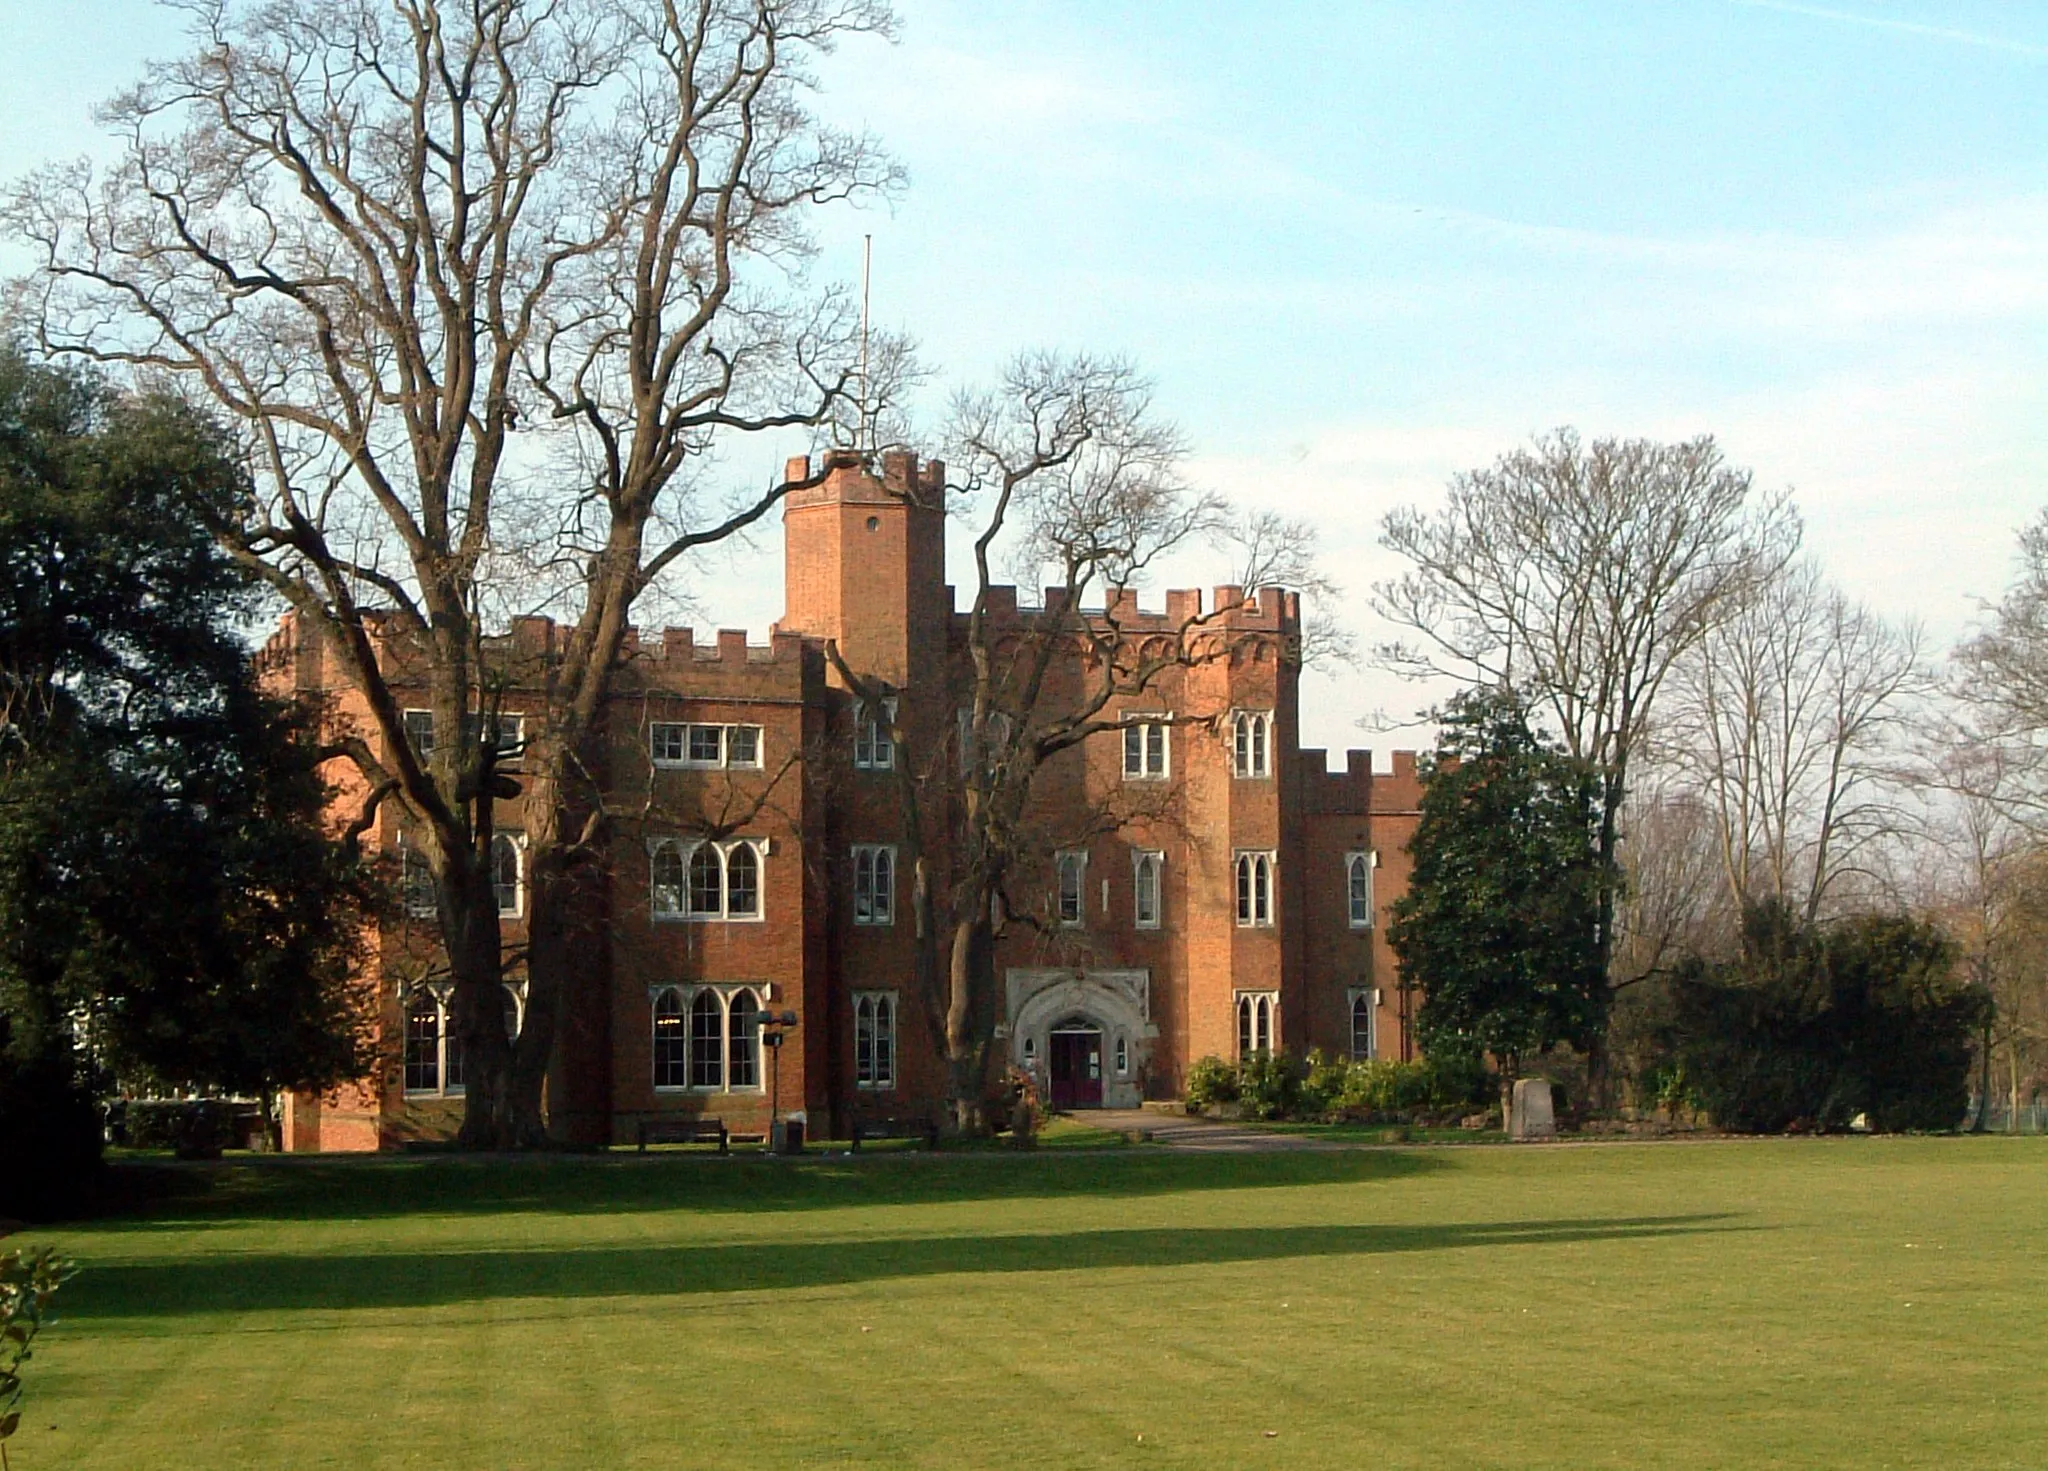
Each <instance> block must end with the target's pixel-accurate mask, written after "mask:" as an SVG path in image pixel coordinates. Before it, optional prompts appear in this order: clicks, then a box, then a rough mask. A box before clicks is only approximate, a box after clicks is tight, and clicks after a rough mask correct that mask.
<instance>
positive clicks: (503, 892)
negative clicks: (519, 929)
mask: <svg viewBox="0 0 2048 1471" xmlns="http://www.w3.org/2000/svg"><path fill="white" fill-rule="evenodd" d="M525 857H526V855H525V853H524V851H523V845H522V844H521V843H520V840H519V838H518V837H517V836H516V835H514V834H512V833H498V834H496V835H494V836H493V837H492V838H491V888H492V889H493V890H494V891H496V894H497V897H498V913H499V914H500V915H502V916H505V917H507V918H516V917H517V916H518V915H519V913H520V911H521V909H522V908H523V905H522V903H521V900H522V899H523V898H524V897H525V884H524V883H523V882H522V880H523V879H524V877H525V875H524V873H523V872H522V870H523V869H524V867H525Z"/></svg>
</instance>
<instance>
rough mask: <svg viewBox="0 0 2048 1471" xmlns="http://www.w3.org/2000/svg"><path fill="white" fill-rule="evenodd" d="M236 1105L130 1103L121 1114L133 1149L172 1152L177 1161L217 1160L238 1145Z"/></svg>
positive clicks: (212, 1101)
mask: <svg viewBox="0 0 2048 1471" xmlns="http://www.w3.org/2000/svg"><path fill="white" fill-rule="evenodd" d="M237 1111H238V1110H237V1108H236V1105H234V1104H231V1103H227V1102H224V1101H223V1100H221V1099H217V1098H173V1099H163V1100H155V1099H150V1100H133V1101H131V1102H130V1103H129V1104H128V1105H127V1107H126V1109H125V1110H124V1111H123V1112H124V1122H125V1124H126V1136H127V1143H128V1145H129V1147H130V1148H132V1149H171V1150H175V1151H177V1155H178V1158H179V1159H219V1158H220V1155H221V1151H222V1150H224V1149H232V1148H234V1147H235V1146H236V1145H237V1144H239V1143H240V1142H241V1138H240V1132H241V1131H240V1129H239V1127H238V1123H237V1119H236V1114H237Z"/></svg>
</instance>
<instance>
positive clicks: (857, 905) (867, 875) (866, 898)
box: [853, 844, 896, 925]
mask: <svg viewBox="0 0 2048 1471" xmlns="http://www.w3.org/2000/svg"><path fill="white" fill-rule="evenodd" d="M895 911H896V850H895V849H894V848H890V847H884V846H877V845H872V844H862V845H861V846H860V847H857V848H855V849H854V850H853V922H854V923H855V924H877V925H880V924H894V923H895V922H896V916H895Z"/></svg>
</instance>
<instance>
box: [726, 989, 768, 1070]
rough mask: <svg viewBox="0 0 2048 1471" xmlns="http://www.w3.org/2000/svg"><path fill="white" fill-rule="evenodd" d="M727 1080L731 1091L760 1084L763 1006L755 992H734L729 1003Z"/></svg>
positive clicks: (727, 1011)
mask: <svg viewBox="0 0 2048 1471" xmlns="http://www.w3.org/2000/svg"><path fill="white" fill-rule="evenodd" d="M726 1039H727V1041H726V1054H725V1077H726V1086H727V1087H728V1088H758V1087H759V1086H760V1085H761V1003H760V1002H758V1001H756V1000H755V999H754V993H753V992H752V991H745V990H741V991H735V992H733V993H732V997H731V999H730V1000H729V1001H727V1002H726Z"/></svg>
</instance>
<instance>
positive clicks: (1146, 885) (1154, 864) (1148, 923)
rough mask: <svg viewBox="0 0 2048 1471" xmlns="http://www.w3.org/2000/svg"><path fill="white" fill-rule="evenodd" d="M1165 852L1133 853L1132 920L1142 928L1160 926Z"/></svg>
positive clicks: (1156, 927)
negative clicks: (1160, 895)
mask: <svg viewBox="0 0 2048 1471" xmlns="http://www.w3.org/2000/svg"><path fill="white" fill-rule="evenodd" d="M1165 865H1166V855H1165V854H1164V853H1134V854H1132V855H1131V896H1132V898H1131V908H1132V914H1131V922H1132V923H1133V924H1135V925H1136V926H1137V927H1138V928H1139V929H1141V930H1156V929H1158V928H1159V909H1160V905H1159V877H1160V870H1161V869H1163V868H1164V867H1165Z"/></svg>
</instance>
